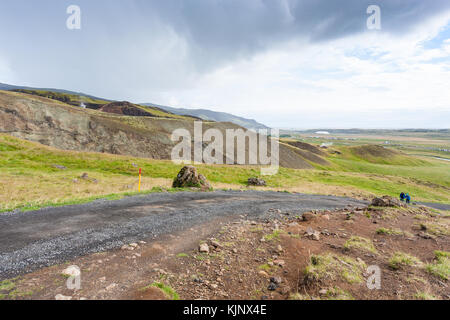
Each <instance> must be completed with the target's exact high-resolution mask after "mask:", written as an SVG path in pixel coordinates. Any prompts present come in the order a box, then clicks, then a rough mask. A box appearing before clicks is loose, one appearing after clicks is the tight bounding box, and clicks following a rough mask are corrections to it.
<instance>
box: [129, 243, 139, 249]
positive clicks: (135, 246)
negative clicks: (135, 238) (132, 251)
mask: <svg viewBox="0 0 450 320" xmlns="http://www.w3.org/2000/svg"><path fill="white" fill-rule="evenodd" d="M129 246H130V247H133V248H137V247H139V245H138V244H137V243H135V242H133V243H130V244H129Z"/></svg>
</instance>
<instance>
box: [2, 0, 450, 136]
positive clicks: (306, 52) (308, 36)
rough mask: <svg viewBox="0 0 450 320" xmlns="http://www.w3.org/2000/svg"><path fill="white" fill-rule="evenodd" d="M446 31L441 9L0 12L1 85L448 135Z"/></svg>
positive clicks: (209, 4) (436, 0) (348, 2)
mask: <svg viewBox="0 0 450 320" xmlns="http://www.w3.org/2000/svg"><path fill="white" fill-rule="evenodd" d="M70 4H76V5H79V6H80V8H81V10H82V20H81V21H82V25H81V27H82V28H81V30H68V29H67V28H66V19H67V17H68V15H67V14H66V8H67V7H68V6H69V5H70ZM371 4H375V5H379V6H380V7H381V19H382V20H381V23H382V24H381V27H382V29H381V30H367V27H366V20H367V18H368V16H369V15H368V14H367V13H366V9H367V7H368V6H369V5H371ZM449 22H450V1H447V0H446V1H444V0H433V1H423V0H378V1H363V0H308V1H305V0H277V1H275V0H272V1H269V0H239V1H238V0H221V1H220V0H166V1H160V0H155V1H148V0H134V1H132V0H129V1H119V0H96V1H86V0H82V1H75V0H72V1H54V0H41V1H31V0H27V1H25V0H15V1H6V0H3V1H1V2H0V37H1V39H2V44H1V46H0V82H5V83H11V84H18V85H29V86H36V87H57V88H63V89H68V90H74V91H82V92H86V93H89V94H93V95H97V96H102V97H105V98H110V99H118V100H130V101H133V102H153V103H158V104H166V105H172V106H178V107H187V108H208V109H213V110H217V111H224V112H231V113H234V114H237V115H241V116H245V117H250V118H254V119H256V120H258V121H261V122H263V123H265V124H267V125H270V126H278V127H297V128H310V127H335V128H336V127H449V125H448V124H449V123H450V106H449V103H450V90H448V87H449V85H450V24H449Z"/></svg>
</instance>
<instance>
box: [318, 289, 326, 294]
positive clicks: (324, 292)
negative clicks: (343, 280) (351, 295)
mask: <svg viewBox="0 0 450 320" xmlns="http://www.w3.org/2000/svg"><path fill="white" fill-rule="evenodd" d="M327 292H328V290H327V289H322V290H320V291H319V294H320V295H326V294H327Z"/></svg>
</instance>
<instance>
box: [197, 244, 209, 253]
mask: <svg viewBox="0 0 450 320" xmlns="http://www.w3.org/2000/svg"><path fill="white" fill-rule="evenodd" d="M198 251H200V252H203V253H209V246H208V244H207V243H202V244H200V246H199V249H198Z"/></svg>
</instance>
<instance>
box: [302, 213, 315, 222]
mask: <svg viewBox="0 0 450 320" xmlns="http://www.w3.org/2000/svg"><path fill="white" fill-rule="evenodd" d="M315 218H316V215H315V214H314V213H311V212H305V213H304V214H302V220H303V221H311V220H314V219H315Z"/></svg>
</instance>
